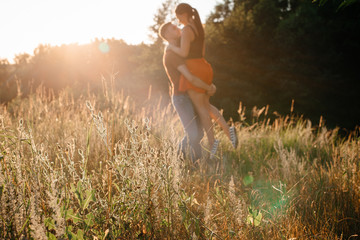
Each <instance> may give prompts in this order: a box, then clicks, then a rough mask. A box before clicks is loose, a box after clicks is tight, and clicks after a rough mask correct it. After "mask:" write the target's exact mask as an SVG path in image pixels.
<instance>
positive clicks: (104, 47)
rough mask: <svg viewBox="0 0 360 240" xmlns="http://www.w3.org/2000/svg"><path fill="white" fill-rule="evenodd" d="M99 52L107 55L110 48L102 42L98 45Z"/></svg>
mask: <svg viewBox="0 0 360 240" xmlns="http://www.w3.org/2000/svg"><path fill="white" fill-rule="evenodd" d="M99 50H100V52H102V53H108V52H109V51H110V47H109V45H108V44H107V43H106V42H102V43H100V44H99Z"/></svg>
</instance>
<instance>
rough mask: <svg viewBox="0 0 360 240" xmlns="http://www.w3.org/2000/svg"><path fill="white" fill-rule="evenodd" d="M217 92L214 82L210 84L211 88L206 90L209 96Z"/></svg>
mask: <svg viewBox="0 0 360 240" xmlns="http://www.w3.org/2000/svg"><path fill="white" fill-rule="evenodd" d="M215 92H216V86H215V85H214V84H211V85H210V89H209V90H207V91H206V94H207V95H209V96H214V94H215Z"/></svg>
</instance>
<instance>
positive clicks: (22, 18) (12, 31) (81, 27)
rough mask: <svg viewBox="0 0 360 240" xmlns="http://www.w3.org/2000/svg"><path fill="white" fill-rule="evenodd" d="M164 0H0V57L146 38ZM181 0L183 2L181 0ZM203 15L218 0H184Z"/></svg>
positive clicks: (129, 41)
mask: <svg viewBox="0 0 360 240" xmlns="http://www.w3.org/2000/svg"><path fill="white" fill-rule="evenodd" d="M164 1H165V0H1V1H0V32H1V37H0V59H4V58H7V59H8V60H9V61H10V62H12V60H13V58H14V57H15V55H16V54H21V53H29V54H31V55H32V54H33V50H34V49H35V48H36V47H37V46H38V45H39V44H50V45H51V46H55V45H61V44H69V43H79V44H84V43H90V42H91V41H92V40H94V39H95V38H99V39H101V38H104V39H107V38H115V39H123V40H125V42H127V43H129V44H138V43H141V42H145V43H148V42H149V38H148V35H149V33H150V30H149V26H150V25H152V24H153V17H154V15H155V13H156V12H157V9H159V8H160V7H161V3H162V2H164ZM180 2H182V1H180ZM184 2H187V3H189V4H190V5H192V6H193V7H194V8H196V9H197V10H198V11H199V14H200V17H201V20H202V21H203V22H205V19H206V18H207V16H208V15H209V14H210V12H212V11H213V10H214V7H215V5H216V4H217V3H219V2H222V1H221V0H192V1H184Z"/></svg>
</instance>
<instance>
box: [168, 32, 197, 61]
mask: <svg viewBox="0 0 360 240" xmlns="http://www.w3.org/2000/svg"><path fill="white" fill-rule="evenodd" d="M194 37H195V36H194V33H193V31H192V30H191V29H190V27H185V28H184V29H183V30H182V32H181V43H180V47H177V46H175V45H173V44H170V45H169V46H168V49H169V50H171V51H173V52H175V53H176V54H178V55H179V56H181V57H187V56H188V55H189V51H190V43H191V42H192V41H193V40H194Z"/></svg>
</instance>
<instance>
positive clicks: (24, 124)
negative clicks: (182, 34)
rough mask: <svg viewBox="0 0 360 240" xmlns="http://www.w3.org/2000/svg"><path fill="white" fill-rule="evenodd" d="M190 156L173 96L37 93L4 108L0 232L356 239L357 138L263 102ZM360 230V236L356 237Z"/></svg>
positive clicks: (8, 235)
mask: <svg viewBox="0 0 360 240" xmlns="http://www.w3.org/2000/svg"><path fill="white" fill-rule="evenodd" d="M239 115H240V119H241V120H240V121H238V122H235V123H234V125H235V127H236V129H237V134H238V138H239V146H238V147H237V149H235V150H234V149H232V147H231V143H230V142H229V140H228V139H227V138H226V137H225V135H224V134H223V133H222V132H221V131H220V129H219V127H218V126H215V132H216V135H217V137H218V138H220V139H221V143H220V151H219V152H220V153H219V158H218V159H216V160H214V161H209V160H208V159H207V157H206V156H207V154H208V153H207V152H206V150H204V155H205V157H204V158H203V159H200V161H198V162H197V163H195V164H192V163H190V162H189V161H188V160H186V159H185V160H182V158H181V156H179V155H178V153H177V151H176V150H177V142H178V141H179V139H180V137H181V136H182V128H181V125H180V122H179V120H178V118H177V116H176V113H175V112H174V110H173V107H172V106H171V104H168V103H165V102H164V101H162V100H161V98H156V97H150V95H149V98H148V99H147V100H145V101H144V102H143V103H141V104H135V103H134V101H132V99H131V97H129V96H124V94H121V93H115V92H113V91H109V90H104V92H103V94H102V95H98V96H94V95H88V96H86V97H80V98H78V99H76V100H74V99H73V98H72V97H71V95H70V94H68V92H67V91H63V92H62V93H60V94H59V96H57V97H50V95H49V94H46V93H45V92H44V91H42V90H41V89H39V90H38V92H37V93H36V94H33V95H31V96H30V97H28V98H23V99H21V98H17V99H15V100H14V101H12V102H11V103H9V104H8V105H7V106H6V107H5V106H1V110H0V200H1V201H0V213H1V214H0V216H1V217H0V239H293V240H294V239H356V238H358V237H359V236H360V209H359V208H360V172H359V158H360V142H359V136H358V135H357V133H356V132H354V133H352V134H351V135H350V136H349V137H347V138H341V137H339V135H338V134H337V129H333V130H328V129H326V127H325V126H316V127H315V126H313V124H312V123H311V122H310V121H308V120H306V119H302V118H301V117H300V118H296V117H294V116H291V115H290V116H277V117H276V118H275V119H272V120H270V118H269V115H270V114H269V113H268V109H267V108H262V109H254V111H253V116H254V117H253V120H252V121H250V122H251V124H249V123H248V122H249V121H245V119H244V108H243V107H240V108H239ZM358 235H359V236H358Z"/></svg>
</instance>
